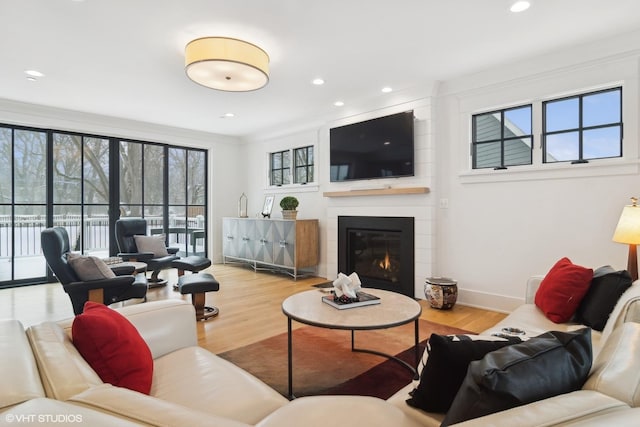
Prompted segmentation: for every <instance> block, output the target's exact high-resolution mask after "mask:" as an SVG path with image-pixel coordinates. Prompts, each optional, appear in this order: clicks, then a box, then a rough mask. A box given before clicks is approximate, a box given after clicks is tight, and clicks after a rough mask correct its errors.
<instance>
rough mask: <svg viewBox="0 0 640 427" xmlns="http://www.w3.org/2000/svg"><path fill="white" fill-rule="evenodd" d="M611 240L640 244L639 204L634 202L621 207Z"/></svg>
mask: <svg viewBox="0 0 640 427" xmlns="http://www.w3.org/2000/svg"><path fill="white" fill-rule="evenodd" d="M613 241H614V242H618V243H627V244H630V245H638V244H640V206H637V205H636V204H635V203H634V204H633V205H630V206H625V207H624V208H623V209H622V214H621V215H620V220H619V221H618V226H617V227H616V231H615V232H614V233H613Z"/></svg>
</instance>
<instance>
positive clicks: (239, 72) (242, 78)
mask: <svg viewBox="0 0 640 427" xmlns="http://www.w3.org/2000/svg"><path fill="white" fill-rule="evenodd" d="M185 71H186V73H187V76H188V77H189V78H190V79H191V80H193V81H194V82H196V83H198V84H200V85H202V86H206V87H208V88H211V89H217V90H224V91H229V92H248V91H252V90H256V89H260V88H261V87H263V86H265V85H266V84H267V83H268V82H269V55H267V53H266V52H265V51H264V50H262V49H260V48H259V47H258V46H256V45H254V44H251V43H248V42H245V41H243V40H238V39H232V38H227V37H203V38H199V39H195V40H193V41H191V42H189V43H188V44H187V46H186V47H185Z"/></svg>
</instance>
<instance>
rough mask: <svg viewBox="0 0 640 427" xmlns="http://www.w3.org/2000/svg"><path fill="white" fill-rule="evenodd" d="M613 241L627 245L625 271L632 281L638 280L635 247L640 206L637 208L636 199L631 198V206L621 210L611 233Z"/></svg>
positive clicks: (639, 228) (639, 235)
mask: <svg viewBox="0 0 640 427" xmlns="http://www.w3.org/2000/svg"><path fill="white" fill-rule="evenodd" d="M613 241H614V242H618V243H626V244H628V245H629V260H628V261H627V271H628V272H629V274H630V275H631V279H632V280H633V281H636V280H638V255H637V251H636V245H638V244H640V206H638V198H637V197H632V198H631V205H630V206H625V207H624V208H623V209H622V214H620V220H619V221H618V226H617V227H616V231H615V232H614V233H613Z"/></svg>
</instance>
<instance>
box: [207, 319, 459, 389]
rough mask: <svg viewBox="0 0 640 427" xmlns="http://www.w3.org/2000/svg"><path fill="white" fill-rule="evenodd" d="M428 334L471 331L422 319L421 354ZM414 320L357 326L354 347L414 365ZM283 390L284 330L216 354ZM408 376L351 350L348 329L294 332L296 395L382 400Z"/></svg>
mask: <svg viewBox="0 0 640 427" xmlns="http://www.w3.org/2000/svg"><path fill="white" fill-rule="evenodd" d="M432 333H435V334H441V335H448V334H464V333H470V332H469V331H465V330H463V329H459V328H453V327H450V326H446V325H441V324H438V323H434V322H430V321H428V320H422V319H421V320H420V340H421V342H420V344H419V345H420V347H421V349H420V354H422V349H423V348H424V346H425V343H426V341H427V339H428V338H429V337H430V336H431V334H432ZM413 336H414V334H413V322H412V323H410V324H408V325H403V326H399V327H396V328H392V329H383V330H376V331H357V332H356V340H355V341H356V347H357V348H367V349H373V350H378V351H382V352H385V353H388V354H394V355H397V356H398V357H400V358H401V359H403V360H405V361H407V362H408V363H410V364H411V365H414V364H415V353H414V350H413ZM219 356H220V357H222V358H224V359H226V360H229V361H230V362H232V363H234V364H235V365H237V366H239V367H241V368H243V369H245V370H246V371H248V372H250V373H251V374H253V375H255V376H256V377H258V378H260V379H261V380H262V381H264V382H265V383H267V384H269V386H271V387H273V388H274V389H275V390H277V391H278V392H280V393H281V394H282V395H285V396H286V395H287V384H288V382H287V381H288V378H287V334H286V333H284V334H279V335H276V336H273V337H271V338H267V339H265V340H262V341H258V342H256V343H253V344H250V345H247V346H244V347H240V348H237V349H234V350H230V351H227V352H224V353H221V354H220V355H219ZM411 379H412V375H411V373H410V372H409V370H408V369H407V368H406V367H404V366H402V365H401V364H399V363H398V362H396V361H394V360H390V359H386V358H384V357H381V356H377V355H373V354H368V353H359V352H352V351H351V334H350V332H349V331H343V330H333V329H323V328H315V327H310V326H304V327H301V328H298V329H295V330H294V331H293V389H294V394H295V395H296V396H311V395H320V394H357V395H363V396H375V397H380V398H382V399H386V398H388V397H390V396H391V395H393V394H394V393H395V392H396V391H398V390H400V389H401V388H402V387H404V386H405V385H407V384H408V383H409V382H410V381H411Z"/></svg>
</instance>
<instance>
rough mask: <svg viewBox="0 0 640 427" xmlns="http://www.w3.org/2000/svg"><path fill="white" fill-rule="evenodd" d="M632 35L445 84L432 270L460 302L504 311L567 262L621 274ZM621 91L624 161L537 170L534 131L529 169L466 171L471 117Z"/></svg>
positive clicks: (633, 125)
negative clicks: (451, 281)
mask: <svg viewBox="0 0 640 427" xmlns="http://www.w3.org/2000/svg"><path fill="white" fill-rule="evenodd" d="M637 37H638V35H637V34H636V35H635V38H633V37H625V38H621V39H616V40H609V41H603V42H599V43H598V44H593V45H589V46H581V47H578V48H576V49H572V50H571V51H565V52H558V53H557V54H554V55H548V56H545V57H540V58H532V59H531V60H530V61H527V62H526V63H519V64H511V65H508V66H503V67H500V68H496V69H493V70H487V72H485V73H482V74H478V75H474V76H469V77H466V78H462V79H458V80H455V81H449V82H445V83H444V84H443V85H441V87H440V92H439V96H438V107H437V117H438V130H439V132H438V134H437V136H436V147H437V164H438V183H439V194H440V196H439V197H441V198H446V199H448V201H449V208H448V209H438V212H437V215H436V216H437V221H436V222H437V232H436V235H437V239H436V248H437V249H436V254H437V255H436V256H437V259H436V264H437V272H438V273H442V274H445V273H446V274H447V275H451V276H453V277H455V278H456V279H457V280H458V286H459V288H460V297H459V301H461V302H463V303H467V304H471V305H477V306H484V307H490V308H494V309H499V310H510V309H512V308H513V307H514V306H516V305H517V304H519V303H521V302H522V300H523V298H524V290H525V283H526V280H527V278H528V276H530V275H532V274H545V273H546V272H547V271H548V270H549V268H550V267H551V266H552V265H553V263H555V261H557V260H558V259H559V258H561V257H563V256H567V257H569V258H570V259H571V260H572V261H573V262H575V263H577V264H581V265H584V266H587V267H592V268H597V267H599V266H602V265H606V264H610V265H612V266H613V267H615V268H618V269H623V268H626V260H627V257H626V254H627V247H626V246H625V245H621V244H617V243H613V242H612V241H611V237H612V235H613V230H614V228H615V226H616V224H617V221H618V217H619V215H620V212H621V210H622V207H623V206H624V205H625V204H629V198H630V197H631V196H637V195H638V193H639V190H640V176H639V173H638V171H639V169H638V141H639V140H640V139H639V131H638V118H639V117H640V110H639V108H638V100H639V91H638V82H639V79H640V73H639V72H638V65H639V58H640V51H638V49H637V46H633V44H634V43H633V40H638V38H637ZM610 85H622V87H623V123H624V146H623V151H624V158H622V159H609V160H599V161H597V160H596V161H592V162H591V163H589V164H587V165H568V164H565V163H563V164H554V165H542V164H540V162H541V161H540V159H541V150H540V132H541V126H540V124H539V123H538V124H537V125H536V124H534V126H535V129H534V138H535V149H534V154H533V155H534V159H536V160H535V163H537V164H535V165H534V166H526V167H512V168H509V169H508V170H506V171H493V170H489V171H487V170H484V171H471V170H470V166H469V163H470V157H469V141H470V137H469V135H470V123H471V121H470V118H471V115H472V114H473V113H474V112H480V111H483V110H484V111H487V110H489V109H492V108H502V107H506V106H510V105H518V104H522V103H528V102H533V103H534V114H535V111H536V108H537V107H536V105H538V106H539V105H540V101H541V100H544V99H549V98H553V97H559V96H563V95H569V94H574V93H580V92H586V91H589V90H593V89H598V88H602V87H606V86H610Z"/></svg>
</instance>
